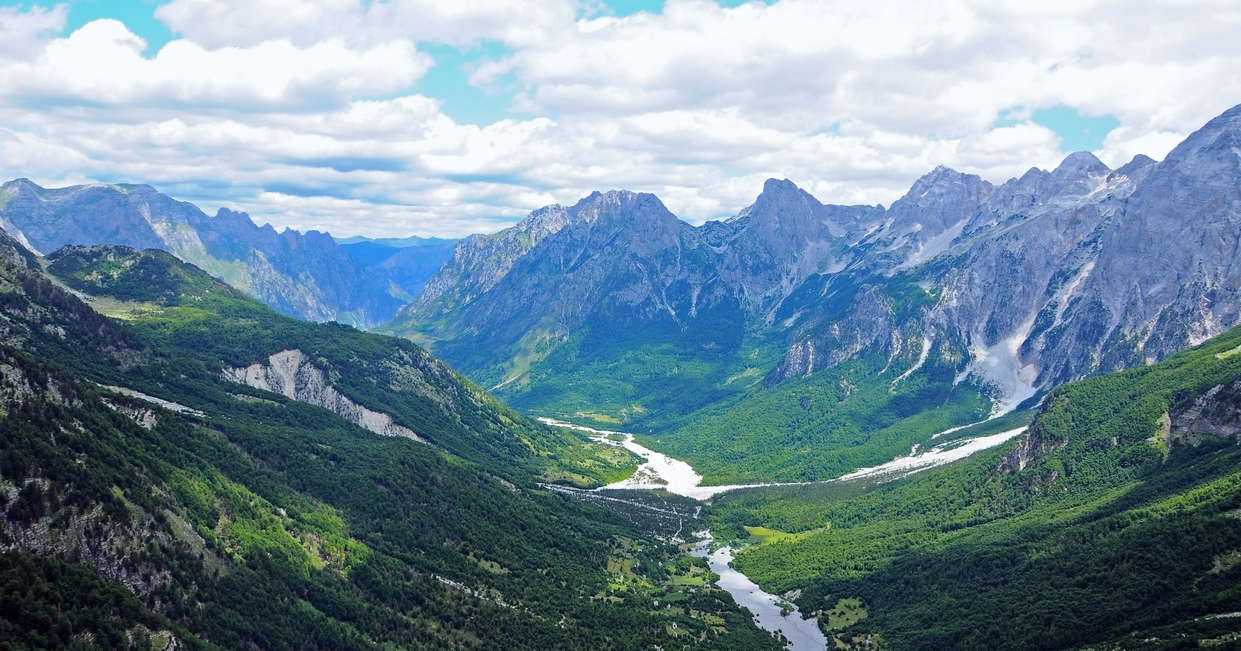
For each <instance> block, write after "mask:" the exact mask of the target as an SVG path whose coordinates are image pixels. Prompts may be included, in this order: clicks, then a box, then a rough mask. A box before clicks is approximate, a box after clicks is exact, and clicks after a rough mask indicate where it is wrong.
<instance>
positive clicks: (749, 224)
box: [390, 107, 1241, 482]
mask: <svg viewBox="0 0 1241 651" xmlns="http://www.w3.org/2000/svg"><path fill="white" fill-rule="evenodd" d="M1239 140H1241V107H1237V108H1234V109H1232V110H1230V111H1228V112H1226V113H1224V114H1223V115H1221V116H1220V117H1218V118H1216V119H1214V120H1212V121H1211V122H1210V123H1208V124H1207V125H1205V126H1204V127H1203V128H1202V129H1200V130H1199V131H1197V132H1195V133H1194V134H1193V135H1191V136H1190V137H1189V138H1187V139H1186V141H1185V142H1184V143H1182V144H1181V145H1180V146H1178V147H1177V148H1176V149H1175V150H1174V151H1173V152H1172V153H1171V154H1169V156H1168V158H1167V159H1166V160H1165V161H1163V162H1160V163H1155V162H1154V161H1152V160H1150V159H1149V158H1145V157H1138V158H1135V159H1134V160H1133V161H1131V162H1130V163H1129V164H1127V165H1125V166H1123V167H1121V168H1120V169H1117V170H1111V169H1109V168H1108V167H1107V166H1106V165H1104V164H1103V163H1102V162H1101V161H1099V160H1098V159H1097V158H1095V157H1094V156H1093V155H1091V154H1089V153H1086V152H1078V153H1075V154H1072V155H1069V156H1068V157H1066V158H1065V160H1064V161H1063V162H1062V163H1061V164H1060V165H1059V166H1058V167H1057V168H1056V169H1054V170H1051V171H1043V170H1038V169H1032V170H1030V171H1029V172H1027V173H1026V174H1024V175H1022V176H1021V177H1020V178H1015V179H1010V180H1009V181H1007V182H1005V183H1003V184H1000V185H998V186H993V185H992V184H990V183H988V182H986V181H984V180H982V179H980V178H979V177H977V176H974V175H970V174H963V173H960V172H956V171H954V170H950V169H947V168H943V167H940V168H937V169H935V170H933V171H932V172H930V173H928V174H927V175H925V176H924V177H922V178H921V179H919V180H918V181H917V182H915V183H914V185H913V186H912V187H911V189H910V191H909V192H908V193H906V194H905V196H903V197H902V198H901V199H899V200H898V201H896V202H894V203H893V204H892V205H891V206H890V207H888V208H886V209H883V208H881V207H864V206H863V207H846V206H826V205H823V204H821V203H820V202H818V201H817V200H815V199H814V198H813V197H811V196H810V195H809V194H807V193H805V192H803V191H801V190H799V189H797V188H796V186H793V185H792V184H791V183H788V182H782V181H775V180H772V181H769V182H768V183H767V184H766V185H765V186H764V189H763V193H762V194H761V195H760V196H759V197H758V199H757V200H756V201H755V203H754V204H753V205H752V206H750V207H749V208H747V209H745V210H743V211H742V212H741V213H739V214H738V216H737V217H736V218H734V219H731V220H728V221H725V222H710V223H707V224H704V225H703V226H701V227H696V228H695V227H691V226H689V225H687V224H684V223H682V222H679V221H677V220H675V218H673V217H671V215H664V216H663V218H662V221H659V222H658V223H659V224H661V228H659V229H656V228H652V227H650V226H649V224H651V223H655V222H651V221H650V220H649V219H647V217H646V216H645V215H644V214H643V213H642V212H641V211H640V210H638V209H637V207H636V205H635V206H632V207H631V206H628V205H621V206H620V209H621V210H622V211H623V212H624V211H627V212H624V215H623V218H621V219H617V220H614V221H616V222H618V223H624V224H626V227H624V228H621V229H618V230H614V231H608V236H607V237H597V238H595V239H591V238H589V237H585V236H584V235H583V234H586V233H597V232H598V231H597V229H596V230H592V229H593V228H594V227H592V226H590V225H589V222H583V223H575V224H570V225H567V226H564V227H563V228H561V229H560V230H557V231H556V232H554V233H550V234H548V235H546V236H545V237H543V238H542V239H540V240H538V241H537V243H534V244H533V245H532V246H531V247H530V248H529V249H528V250H525V249H521V250H512V251H511V253H512V255H513V256H515V260H514V261H513V262H511V263H507V267H506V268H507V272H506V273H505V274H504V275H502V276H500V277H499V278H498V280H497V279H494V278H493V280H491V281H488V282H487V283H483V284H477V285H471V284H470V283H471V282H472V281H470V280H469V279H468V277H469V273H468V272H465V271H461V269H464V268H459V269H458V271H457V272H455V273H456V275H452V276H450V275H442V276H440V277H439V278H438V279H436V280H433V281H431V282H432V284H437V285H443V284H447V285H448V286H449V287H456V286H470V287H474V288H475V289H473V290H471V291H470V292H466V293H464V294H461V301H459V302H458V303H454V304H452V305H449V306H444V307H443V309H440V310H439V311H436V312H435V313H434V314H433V315H428V313H426V312H423V311H419V308H418V305H419V304H415V306H414V307H413V308H410V309H408V310H406V311H404V312H403V313H402V319H401V320H398V321H397V322H395V323H394V324H393V325H392V326H390V328H391V330H392V331H394V332H397V333H401V334H408V335H411V336H415V337H416V338H418V339H419V340H420V341H427V342H429V345H430V346H431V347H432V350H434V351H436V352H437V353H438V354H441V355H443V356H444V357H445V359H446V360H447V361H448V362H449V363H451V364H453V365H454V366H456V367H457V368H460V369H462V370H463V371H464V372H465V373H467V374H469V375H471V377H475V378H477V379H478V380H480V381H481V382H483V383H484V384H485V385H487V386H490V387H493V389H494V390H496V391H497V392H498V394H499V395H500V396H501V397H503V398H504V399H505V400H507V401H509V402H510V403H511V404H513V405H515V406H517V407H519V408H522V409H526V410H530V411H535V412H539V413H546V414H550V415H554V416H557V417H561V418H569V419H578V420H594V421H595V422H599V423H604V424H609V425H613V426H615V425H617V424H623V425H625V426H626V427H627V428H629V429H632V430H636V431H648V432H651V433H652V434H653V437H652V438H650V439H648V441H647V443H648V444H651V445H655V446H656V447H659V448H660V449H662V450H665V451H668V452H670V453H673V454H676V455H678V456H682V457H684V458H686V460H688V461H690V462H691V463H693V464H694V465H695V466H696V467H702V468H703V469H705V470H706V471H707V474H706V476H707V479H708V481H715V482H726V481H735V480H741V479H749V480H759V479H771V478H778V479H786V480H797V479H814V478H825V477H828V476H832V474H834V473H835V474H838V473H841V472H847V471H848V470H850V469H852V468H853V467H856V466H857V465H872V464H874V463H879V462H883V461H886V460H887V459H889V458H891V455H892V454H893V452H896V451H899V450H901V449H908V448H909V447H910V446H911V445H914V444H918V443H925V442H926V441H927V440H928V438H929V437H930V436H931V435H932V434H934V433H935V432H936V431H939V430H940V429H944V428H946V427H950V426H955V425H961V424H965V423H968V422H971V421H972V420H977V419H979V418H981V417H983V416H985V415H986V413H987V409H986V407H985V406H982V407H980V402H986V401H991V402H992V403H993V406H994V409H995V410H997V411H1006V410H1009V409H1012V408H1014V407H1015V406H1017V405H1018V404H1020V403H1022V402H1023V401H1025V400H1027V399H1030V398H1032V397H1034V396H1036V395H1037V394H1038V393H1039V392H1041V391H1044V390H1046V389H1048V388H1050V387H1052V386H1055V385H1057V384H1059V383H1063V382H1065V381H1069V380H1073V379H1076V378H1081V377H1086V376H1089V375H1093V374H1098V373H1104V372H1108V371H1112V370H1117V369H1122V368H1129V367H1132V366H1135V365H1140V364H1146V363H1150V362H1154V361H1158V360H1159V359H1162V358H1164V357H1166V356H1167V355H1169V354H1171V353H1173V352H1175V351H1176V350H1179V349H1181V348H1183V347H1185V346H1187V345H1191V344H1194V343H1198V342H1201V341H1203V340H1204V339H1205V338H1206V337H1209V336H1213V335H1216V334H1219V333H1220V332H1222V331H1223V330H1224V329H1226V328H1228V327H1230V326H1232V325H1235V324H1237V323H1238V321H1241V313H1238V309H1239V308H1238V306H1239V305H1241V297H1239V296H1237V291H1238V290H1237V288H1238V287H1239V286H1241V278H1238V277H1237V274H1238V273H1241V272H1239V271H1238V269H1241V268H1239V267H1237V265H1235V264H1234V260H1235V259H1237V257H1238V256H1237V254H1238V252H1241V248H1239V247H1241V202H1239V201H1238V196H1237V192H1238V190H1237V188H1239V187H1241V168H1239V167H1238V166H1239V162H1238V158H1237V156H1236V154H1235V151H1236V149H1237V147H1236V143H1237V142H1238V141H1239ZM584 201H586V200H584ZM661 208H662V207H661ZM673 233H675V236H672V234H673ZM636 255H640V256H641V260H642V263H641V264H640V265H638V264H636V263H635V262H634V257H635V256H636ZM566 256H568V257H566ZM558 260H571V261H572V262H573V263H574V265H578V264H582V265H588V266H583V267H581V268H579V267H578V266H566V265H563V264H561V265H558V264H557V262H556V261H558ZM660 261H666V263H661V262H660ZM454 264H455V263H454V262H452V261H450V262H449V263H448V264H447V265H446V266H445V269H449V268H456V267H454ZM582 269H605V270H607V274H606V275H601V276H598V277H596V276H591V275H589V274H586V273H583V271H582ZM630 269H641V270H642V271H641V273H644V274H646V275H645V276H644V277H643V282H641V283H637V282H630V281H628V280H626V274H628V273H629V270H630ZM463 274H464V275H463ZM493 276H494V274H493ZM605 280H606V281H607V282H604V281H605ZM609 283H610V284H609ZM437 291H441V292H450V291H451V290H447V289H440V290H437ZM704 313H705V315H706V317H705V318H704V317H703V316H702V315H703V314H704ZM592 317H593V318H592ZM480 333H481V334H480ZM669 342H671V343H672V344H673V345H671V346H667V345H665V346H662V347H661V346H660V344H666V343H669ZM859 403H865V404H859ZM922 412H927V413H925V414H923V413H922ZM843 421H850V422H843ZM866 423H878V424H879V425H878V426H877V427H870V426H869V425H866ZM890 426H893V427H897V430H888V432H887V433H886V434H883V435H881V436H875V435H874V434H873V432H874V431H875V430H879V429H884V428H888V427H890ZM844 448H848V450H847V451H845V452H843V453H842V452H841V451H842V449H844ZM790 449H797V450H800V452H798V453H796V454H792V455H791V456H790V454H791V453H790V452H789V450H790ZM742 458H744V459H747V460H748V461H750V462H752V463H750V464H746V465H744V466H740V467H739V466H738V465H737V464H736V463H735V461H736V460H737V459H742ZM739 468H740V469H739ZM773 473H774V474H773Z"/></svg>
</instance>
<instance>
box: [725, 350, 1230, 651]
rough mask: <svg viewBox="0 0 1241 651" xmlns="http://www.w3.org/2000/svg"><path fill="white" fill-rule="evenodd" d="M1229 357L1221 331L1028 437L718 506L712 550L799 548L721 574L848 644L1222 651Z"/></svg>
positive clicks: (1078, 399) (1076, 386)
mask: <svg viewBox="0 0 1241 651" xmlns="http://www.w3.org/2000/svg"><path fill="white" fill-rule="evenodd" d="M1238 351H1241V329H1233V330H1230V331H1229V332H1227V333H1225V334H1224V335H1221V336H1219V337H1216V338H1214V339H1211V340H1209V341H1208V342H1206V343H1204V344H1202V345H1201V346H1199V347H1197V348H1194V349H1192V350H1188V351H1185V352H1182V353H1178V354H1175V355H1173V356H1171V357H1170V358H1168V359H1167V360H1165V361H1164V362H1161V363H1159V364H1156V365H1153V366H1147V367H1143V368H1139V369H1133V370H1129V371H1123V372H1119V373H1114V374H1109V375H1103V376H1099V377H1095V378H1092V379H1088V380H1083V381H1080V382H1075V383H1071V384H1068V385H1065V386H1062V387H1060V388H1057V389H1055V390H1054V391H1052V392H1051V393H1050V394H1049V395H1048V396H1047V399H1046V402H1045V405H1044V407H1043V408H1042V410H1041V411H1040V413H1039V414H1038V415H1037V417H1036V418H1035V420H1034V422H1033V424H1032V425H1031V426H1030V429H1029V432H1028V433H1027V434H1026V435H1025V436H1023V437H1021V438H1018V439H1017V440H1015V441H1014V442H1012V443H1010V444H1007V445H1005V446H1003V447H1001V448H999V449H997V450H994V451H991V452H988V453H986V454H983V455H979V456H977V457H973V458H970V459H967V460H965V461H961V462H958V463H956V464H954V465H952V466H948V467H945V468H941V469H937V470H931V471H927V472H925V473H923V474H921V475H917V476H915V477H913V478H910V479H906V480H902V481H897V482H894V483H890V484H884V485H879V486H865V485H857V484H848V483H846V484H840V483H837V484H827V485H821V486H814V487H805V488H785V489H767V490H765V491H755V492H751V493H749V494H741V493H737V494H728V495H725V496H721V497H720V498H717V500H716V504H715V505H714V506H713V507H712V508H711V509H710V510H709V511H708V516H709V517H710V518H711V519H712V521H713V522H714V523H715V524H714V527H715V528H716V529H717V532H718V533H719V535H721V536H726V537H734V536H739V537H740V538H742V539H743V540H744V539H746V538H748V537H749V534H748V533H747V532H746V530H745V529H743V527H744V526H749V527H754V526H762V527H767V528H769V529H775V530H778V531H783V532H789V533H796V534H799V535H792V536H785V537H783V540H784V542H778V543H774V544H762V545H758V546H753V547H749V548H748V549H746V550H745V551H744V552H742V553H741V554H739V555H738V557H737V566H738V568H740V569H741V570H742V571H744V572H746V573H747V574H748V575H749V576H751V577H752V578H754V579H755V580H757V581H758V582H759V583H760V584H761V585H763V586H764V589H766V590H769V591H786V590H792V589H796V590H798V593H797V594H798V597H797V602H798V605H799V606H800V607H801V608H802V609H803V611H806V612H814V611H815V610H821V611H823V612H824V613H827V615H826V616H824V617H822V618H821V619H820V622H821V623H824V624H826V628H827V629H828V630H829V633H831V634H835V635H837V637H838V638H839V639H840V640H842V641H846V642H848V641H858V642H860V641H862V640H864V639H868V638H869V639H872V640H875V639H878V640H880V641H881V644H882V646H884V647H885V648H898V649H899V648H978V647H987V648H1036V647H1037V648H1074V647H1079V646H1081V645H1085V644H1104V647H1105V648H1111V647H1112V646H1113V645H1115V646H1116V647H1118V648H1183V647H1178V646H1177V645H1187V644H1188V645H1191V646H1197V645H1198V640H1205V642H1203V643H1202V646H1210V645H1212V644H1213V643H1228V642H1229V640H1235V639H1236V636H1237V635H1238V632H1239V631H1241V623H1238V622H1236V621H1235V620H1230V619H1229V618H1228V617H1227V616H1225V617H1222V618H1215V617H1213V616H1215V615H1220V614H1225V613H1231V612H1235V611H1237V610H1238V607H1241V565H1239V564H1238V563H1237V559H1238V558H1239V557H1241V551H1238V550H1241V520H1238V518H1237V509H1238V508H1239V507H1241V471H1239V470H1238V469H1239V468H1241V465H1239V463H1241V447H1238V446H1237V441H1238V440H1239V439H1238V437H1239V436H1241V355H1239V354H1238ZM831 613H834V614H831ZM859 615H860V617H859ZM875 636H877V638H876V637H875ZM1105 643H1106V644H1105Z"/></svg>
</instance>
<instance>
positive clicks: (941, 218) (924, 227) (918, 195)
mask: <svg viewBox="0 0 1241 651" xmlns="http://www.w3.org/2000/svg"><path fill="white" fill-rule="evenodd" d="M994 189H995V188H994V186H992V185H991V184H990V183H988V182H987V181H984V180H983V179H982V177H980V176H978V175H977V174H964V173H962V172H958V171H956V170H954V169H952V168H950V167H945V166H943V165H940V166H938V167H936V168H935V169H933V170H931V171H930V172H928V173H926V174H924V175H923V176H922V177H921V178H919V179H918V180H917V181H915V182H914V184H913V187H911V188H910V189H909V192H906V193H905V196H903V197H901V198H900V199H897V200H896V201H895V202H894V203H893V204H892V207H891V208H889V209H888V218H889V219H890V220H891V223H892V227H893V228H894V229H897V230H902V231H903V230H909V229H911V228H916V229H919V230H920V232H921V233H922V234H923V235H924V236H931V235H934V234H938V233H941V232H943V231H945V230H947V229H948V228H950V227H951V226H953V225H954V224H957V223H962V222H964V221H965V220H967V219H969V217H970V216H972V215H973V214H974V211H975V210H977V208H978V206H979V205H980V204H981V203H982V202H984V201H986V200H987V198H988V197H990V196H991V193H992V192H993V191H994Z"/></svg>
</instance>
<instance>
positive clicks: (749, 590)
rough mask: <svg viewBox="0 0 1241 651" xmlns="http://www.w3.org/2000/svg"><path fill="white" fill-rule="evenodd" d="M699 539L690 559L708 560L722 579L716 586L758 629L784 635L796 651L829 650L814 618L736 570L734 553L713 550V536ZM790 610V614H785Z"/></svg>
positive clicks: (702, 535)
mask: <svg viewBox="0 0 1241 651" xmlns="http://www.w3.org/2000/svg"><path fill="white" fill-rule="evenodd" d="M696 535H697V536H698V538H699V540H698V542H697V544H695V545H694V550H693V551H691V552H690V554H691V555H693V556H697V557H698V558H705V559H707V563H708V564H710V566H711V571H712V572H715V573H716V574H718V575H720V580H719V581H716V585H718V586H719V587H721V588H723V589H725V590H727V591H728V593H729V594H731V595H732V596H733V599H735V600H736V601H737V603H738V604H741V605H742V606H743V607H745V609H746V610H749V611H750V612H751V613H753V615H754V623H755V624H757V625H758V627H759V628H761V629H763V630H765V631H770V632H772V633H777V634H779V635H783V636H784V639H786V640H788V645H787V646H788V648H789V649H792V650H793V651H822V650H823V649H826V648H827V636H826V635H824V634H823V631H822V629H820V628H819V622H818V620H816V619H813V618H809V619H807V618H804V617H802V615H801V612H800V611H798V610H797V607H796V606H794V605H793V604H792V603H789V602H787V601H785V600H783V599H781V598H779V597H777V596H776V595H773V594H771V593H769V592H763V590H762V588H759V587H758V584H756V583H754V582H753V581H751V580H750V578H749V577H747V576H746V575H744V574H742V573H741V572H738V571H737V570H735V569H733V566H732V562H733V550H732V548H730V547H727V546H724V547H720V548H718V549H716V550H714V551H712V550H711V543H712V538H711V532H710V531H699V532H698V533H697V534H696ZM786 609H787V614H786Z"/></svg>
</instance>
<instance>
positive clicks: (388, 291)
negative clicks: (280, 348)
mask: <svg viewBox="0 0 1241 651" xmlns="http://www.w3.org/2000/svg"><path fill="white" fill-rule="evenodd" d="M0 227H3V228H4V229H5V230H7V231H8V232H9V233H10V234H11V235H12V236H13V237H14V238H16V239H17V240H18V241H19V242H22V243H23V244H24V245H26V246H29V247H31V248H33V249H35V250H37V251H41V252H44V253H50V252H52V251H55V250H57V249H59V248H61V247H62V246H65V245H69V244H77V245H95V244H117V245H124V246H131V247H134V248H139V249H144V248H154V249H162V250H165V251H168V252H171V253H173V254H175V255H176V256H177V257H179V258H181V259H182V260H185V261H187V262H190V263H193V264H195V265H198V266H200V267H202V268H203V269H206V270H207V271H208V272H210V273H211V274H213V275H215V276H217V277H219V278H222V279H223V280H225V281H226V282H228V283H229V284H231V285H233V286H234V287H237V288H239V289H242V290H244V291H246V292H248V293H250V294H251V295H253V296H255V297H256V298H259V299H260V300H262V301H263V302H265V303H267V304H268V305H271V306H272V307H274V308H276V309H277V310H279V311H281V312H284V313H285V314H289V315H293V316H298V317H301V318H304V319H308V320H313V321H328V320H336V321H341V322H345V323H352V324H357V325H373V324H376V323H379V322H382V321H386V320H388V319H390V318H391V317H392V315H393V314H394V313H395V312H396V310H397V308H398V307H400V306H401V305H402V304H404V303H407V302H409V301H410V300H412V299H413V298H414V297H416V296H417V295H418V294H419V293H420V292H421V290H422V285H423V284H424V283H425V282H426V279H427V278H428V277H429V276H430V275H431V274H432V273H434V271H435V269H436V268H438V266H439V264H442V262H443V260H444V259H445V258H446V257H447V250H446V248H447V247H445V246H444V245H443V244H436V245H433V246H431V247H429V248H423V247H420V246H413V247H408V248H400V249H396V248H393V249H392V255H389V256H385V257H382V258H381V259H374V258H375V256H374V252H372V251H359V252H358V255H354V254H353V253H352V252H351V251H350V249H349V248H347V247H345V246H341V245H339V244H338V243H337V242H336V241H335V240H333V239H332V238H331V236H329V235H327V234H326V233H320V232H318V231H308V232H306V233H299V232H297V231H294V230H289V229H286V230H284V231H282V232H277V231H276V230H275V229H273V228H272V227H271V226H262V227H260V226H257V225H256V224H255V223H254V222H253V221H251V219H250V217H249V216H248V215H246V214H244V213H238V212H234V211H231V210H228V209H221V210H220V211H219V212H218V213H216V215H215V216H208V215H207V214H205V213H203V212H202V211H201V210H199V209H198V208H197V207H196V206H194V205H193V204H189V203H186V202H182V201H175V200H173V199H172V198H170V197H168V196H167V195H164V194H160V193H159V192H157V191H155V189H153V188H151V187H150V186H146V185H84V186H73V187H68V188H60V189H47V188H41V187H39V186H38V185H35V184H34V183H31V182H30V181H27V180H25V179H18V180H15V181H11V182H9V183H6V184H4V185H3V186H0Z"/></svg>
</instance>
